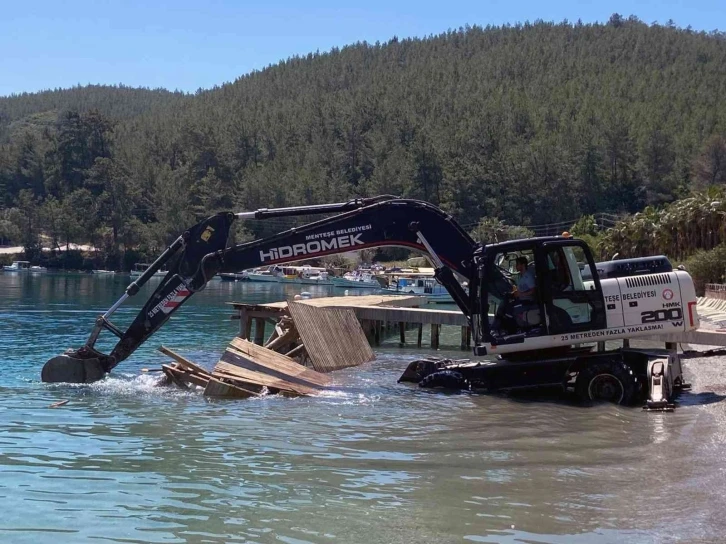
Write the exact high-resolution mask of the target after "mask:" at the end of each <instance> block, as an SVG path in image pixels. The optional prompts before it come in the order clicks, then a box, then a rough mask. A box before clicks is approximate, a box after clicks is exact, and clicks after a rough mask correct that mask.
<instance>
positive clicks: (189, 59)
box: [0, 0, 726, 96]
mask: <svg viewBox="0 0 726 544" xmlns="http://www.w3.org/2000/svg"><path fill="white" fill-rule="evenodd" d="M725 8H726V0H611V1H610V2H601V1H597V0H591V1H576V0H549V1H542V0H519V1H512V0H486V1H485V0H479V1H476V0H468V1H464V0H437V1H428V0H419V1H408V0H405V1H400V2H397V1H394V0H388V1H385V0H364V1H360V0H359V1H345V0H337V1H317V2H316V1H314V0H307V1H305V2H303V1H299V0H298V1H294V0H280V1H275V0H265V1H261V0H258V1H257V2H246V1H242V0H175V1H167V0H143V1H142V0H116V1H110V0H25V1H18V0H0V51H1V53H0V96H6V95H10V94H13V93H22V92H35V91H39V90H44V89H55V88H67V87H71V86H73V85H79V84H80V85H86V84H89V83H93V84H124V85H128V86H132V87H149V88H158V87H163V88H166V89H169V90H180V91H184V92H195V91H196V90H198V89H200V88H201V89H208V88H210V87H213V86H214V85H221V84H223V83H226V82H230V81H234V80H235V79H236V78H237V77H239V76H241V75H244V74H246V73H249V72H251V71H253V70H259V69H262V68H264V67H265V66H268V65H270V64H274V63H276V62H278V61H280V60H283V59H286V58H288V57H290V56H293V55H304V54H307V53H309V52H314V51H321V52H323V51H328V50H330V49H331V48H332V47H341V46H344V45H346V44H350V43H355V42H357V41H363V40H365V41H368V42H371V43H374V42H376V41H382V42H383V41H387V40H389V39H391V38H392V37H393V36H398V37H399V38H404V37H412V36H416V37H424V36H428V35H431V34H439V33H441V32H445V31H446V30H447V29H456V28H459V27H462V26H464V25H467V24H469V25H481V26H486V25H487V24H492V25H500V24H503V23H517V22H525V21H530V22H533V21H535V20H537V19H543V20H546V21H556V22H559V21H562V20H565V19H567V20H569V21H572V22H574V21H577V20H578V19H582V21H583V22H585V23H588V22H595V21H600V22H605V21H607V20H608V19H609V18H610V15H611V14H613V13H616V12H617V13H620V14H621V15H623V16H625V17H627V16H629V15H635V16H637V17H638V18H640V19H641V20H642V21H644V22H646V23H652V22H655V21H657V22H659V23H661V24H663V23H665V22H666V21H668V20H669V19H672V20H673V21H675V23H676V24H677V25H678V26H679V27H684V28H685V27H687V26H689V25H690V26H691V27H692V28H693V29H694V30H705V31H711V30H715V29H719V30H726V9H725Z"/></svg>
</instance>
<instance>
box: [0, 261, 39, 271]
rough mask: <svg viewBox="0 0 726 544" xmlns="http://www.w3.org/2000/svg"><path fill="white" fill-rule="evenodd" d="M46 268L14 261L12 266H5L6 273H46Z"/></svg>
mask: <svg viewBox="0 0 726 544" xmlns="http://www.w3.org/2000/svg"><path fill="white" fill-rule="evenodd" d="M46 270H47V268H45V267H44V266H35V265H33V266H31V265H30V261H13V264H11V265H5V266H3V271H5V272H45V271H46Z"/></svg>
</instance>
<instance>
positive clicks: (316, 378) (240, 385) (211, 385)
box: [159, 331, 330, 398]
mask: <svg viewBox="0 0 726 544" xmlns="http://www.w3.org/2000/svg"><path fill="white" fill-rule="evenodd" d="M284 335H285V331H282V334H279V335H278V338H282V337H283V336H284ZM298 347H299V346H298ZM294 349H297V348H293V350H294ZM159 351H161V352H162V353H164V354H165V355H168V356H169V357H171V358H172V359H174V361H175V362H174V363H171V364H164V365H162V370H163V372H164V374H166V376H167V378H168V379H169V381H170V382H171V383H173V384H175V385H177V386H178V387H180V388H182V389H190V388H193V387H200V388H203V389H204V395H205V396H207V397H216V398H220V397H221V398H249V397H256V396H260V395H263V394H265V393H271V394H275V393H282V394H285V395H313V394H315V393H318V392H320V391H321V390H322V389H325V388H326V386H327V385H328V383H329V381H330V380H329V378H328V377H327V376H325V375H323V374H319V373H318V372H315V371H314V370H310V369H308V368H305V367H304V366H302V365H301V364H299V363H298V362H296V361H295V360H293V359H291V358H290V357H286V356H285V355H282V354H280V353H276V352H274V351H272V350H269V349H267V348H264V347H262V346H257V345H255V344H253V343H251V342H248V341H246V340H242V339H241V338H235V339H234V340H232V342H231V343H230V344H229V346H228V347H227V349H226V350H225V352H224V354H223V355H222V358H221V359H220V361H219V362H218V363H217V365H216V366H215V367H214V370H213V371H211V372H209V371H208V370H206V369H204V368H202V367H200V366H199V365H197V364H195V363H193V362H192V361H189V360H188V359H186V358H184V357H182V356H181V355H179V354H177V353H175V352H173V351H172V350H170V349H168V348H166V347H164V346H162V347H161V348H159Z"/></svg>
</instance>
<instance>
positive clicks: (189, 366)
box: [159, 346, 211, 376]
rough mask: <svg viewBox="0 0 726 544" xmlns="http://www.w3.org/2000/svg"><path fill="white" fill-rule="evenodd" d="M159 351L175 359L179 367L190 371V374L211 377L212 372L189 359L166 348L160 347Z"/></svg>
mask: <svg viewBox="0 0 726 544" xmlns="http://www.w3.org/2000/svg"><path fill="white" fill-rule="evenodd" d="M159 351H160V352H161V353H163V354H164V355H168V356H169V357H171V358H172V359H174V360H175V361H176V362H177V363H179V366H181V367H182V368H184V369H186V370H189V371H190V372H196V373H197V374H201V375H203V376H210V375H211V372H209V371H208V370H206V369H205V368H202V367H201V366H199V365H197V364H195V363H193V362H191V361H190V360H189V359H186V358H184V357H182V356H181V355H179V354H178V353H175V352H173V351H172V350H170V349H169V348H167V347H166V346H161V347H159Z"/></svg>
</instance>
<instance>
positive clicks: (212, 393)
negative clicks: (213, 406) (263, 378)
mask: <svg viewBox="0 0 726 544" xmlns="http://www.w3.org/2000/svg"><path fill="white" fill-rule="evenodd" d="M204 396H205V397H215V398H228V399H230V398H231V399H248V398H250V397H259V396H260V395H259V394H258V393H255V392H254V391H251V390H249V389H246V388H244V387H241V386H239V385H235V384H231V383H225V382H223V381H222V380H218V379H217V378H210V379H209V383H207V387H206V388H205V389H204Z"/></svg>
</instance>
